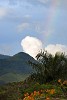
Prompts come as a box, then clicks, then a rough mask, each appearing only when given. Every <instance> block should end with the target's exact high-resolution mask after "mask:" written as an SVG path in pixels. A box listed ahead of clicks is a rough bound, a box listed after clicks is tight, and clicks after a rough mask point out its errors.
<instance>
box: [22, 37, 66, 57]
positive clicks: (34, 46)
mask: <svg viewBox="0 0 67 100" xmlns="http://www.w3.org/2000/svg"><path fill="white" fill-rule="evenodd" d="M21 46H22V48H23V51H24V52H26V53H28V54H29V55H31V56H32V57H34V58H35V56H36V55H37V54H38V52H39V51H40V50H43V43H42V42H41V41H40V40H39V39H37V38H35V37H30V36H26V37H25V38H24V39H23V40H22V41H21ZM45 50H47V52H49V53H51V54H52V55H55V53H56V52H61V53H62V52H63V53H65V54H66V55H67V46H66V45H62V44H56V45H55V44H49V45H47V46H46V47H45Z"/></svg>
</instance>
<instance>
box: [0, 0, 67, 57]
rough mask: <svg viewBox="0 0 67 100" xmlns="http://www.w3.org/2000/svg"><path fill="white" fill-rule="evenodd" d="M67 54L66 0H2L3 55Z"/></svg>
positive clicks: (0, 31) (0, 34) (0, 36)
mask: <svg viewBox="0 0 67 100" xmlns="http://www.w3.org/2000/svg"><path fill="white" fill-rule="evenodd" d="M41 49H46V50H47V51H48V52H49V53H51V54H55V53H56V52H59V51H61V52H65V53H66V54H67V0H0V54H6V55H14V54H16V53H18V52H22V51H23V52H26V53H28V54H30V55H31V56H32V57H34V58H35V56H36V54H37V53H38V52H39V51H40V50H41Z"/></svg>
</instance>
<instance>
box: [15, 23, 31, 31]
mask: <svg viewBox="0 0 67 100" xmlns="http://www.w3.org/2000/svg"><path fill="white" fill-rule="evenodd" d="M28 28H29V23H22V24H20V25H18V27H17V29H18V32H22V31H23V30H25V29H28Z"/></svg>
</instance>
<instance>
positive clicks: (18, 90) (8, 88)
mask: <svg viewBox="0 0 67 100" xmlns="http://www.w3.org/2000/svg"><path fill="white" fill-rule="evenodd" d="M52 83H53V82H52ZM65 87H66V88H65ZM29 97H33V99H29ZM24 98H26V99H24ZM47 98H50V99H49V100H53V99H54V100H56V98H58V99H59V100H62V99H64V100H66V99H67V85H66V86H64V85H63V88H62V87H61V84H60V83H58V82H57V83H56V84H54V83H53V84H51V83H46V84H39V83H37V82H35V81H32V82H28V81H27V82H26V81H25V82H22V81H21V82H13V83H9V84H7V85H4V86H1V87H0V100H43V99H44V100H47Z"/></svg>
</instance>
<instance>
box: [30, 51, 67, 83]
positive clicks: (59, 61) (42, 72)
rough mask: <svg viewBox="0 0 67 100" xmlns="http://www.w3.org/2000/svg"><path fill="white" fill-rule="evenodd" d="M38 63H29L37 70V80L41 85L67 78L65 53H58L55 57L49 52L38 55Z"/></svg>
mask: <svg viewBox="0 0 67 100" xmlns="http://www.w3.org/2000/svg"><path fill="white" fill-rule="evenodd" d="M36 59H37V63H33V62H31V61H29V64H30V65H31V66H32V67H33V69H35V71H36V75H35V78H36V79H38V81H40V82H41V83H44V82H47V81H52V80H57V79H59V78H63V79H66V78H67V57H66V56H65V54H63V53H56V54H55V56H53V55H51V54H49V53H48V52H47V51H45V52H41V53H38V54H37V56H36Z"/></svg>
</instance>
